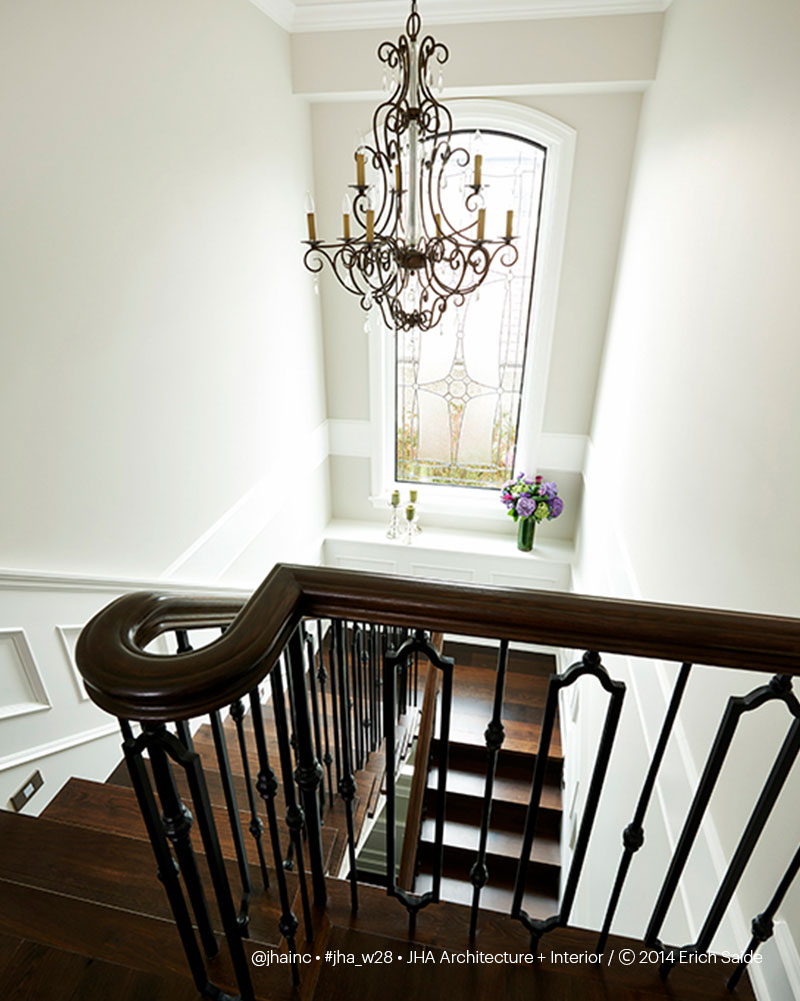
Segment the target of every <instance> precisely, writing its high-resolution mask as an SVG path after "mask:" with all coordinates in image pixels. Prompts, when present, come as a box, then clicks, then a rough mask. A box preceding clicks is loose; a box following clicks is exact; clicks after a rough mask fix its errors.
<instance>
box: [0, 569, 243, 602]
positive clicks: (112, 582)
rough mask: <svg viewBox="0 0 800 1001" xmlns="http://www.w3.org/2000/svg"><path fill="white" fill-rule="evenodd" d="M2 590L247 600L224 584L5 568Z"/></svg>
mask: <svg viewBox="0 0 800 1001" xmlns="http://www.w3.org/2000/svg"><path fill="white" fill-rule="evenodd" d="M0 590H7V591H16V590H30V591H101V592H102V591H112V592H115V593H120V592H121V591H154V590H155V591H169V592H171V593H180V592H184V591H192V592H193V593H196V594H212V595H213V594H225V595H230V596H233V597H246V596H247V595H248V594H249V592H248V591H245V590H243V589H242V588H236V587H227V586H224V585H221V584H198V583H196V582H192V581H176V580H160V579H156V580H151V579H145V578H140V577H101V576H93V575H90V574H81V573H65V572H61V571H56V572H53V571H48V570H24V569H19V570H17V569H14V568H11V567H6V568H2V569H0Z"/></svg>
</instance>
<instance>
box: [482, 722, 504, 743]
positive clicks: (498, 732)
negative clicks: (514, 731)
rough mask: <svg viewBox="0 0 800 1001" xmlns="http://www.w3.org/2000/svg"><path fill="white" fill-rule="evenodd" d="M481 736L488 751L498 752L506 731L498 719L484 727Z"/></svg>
mask: <svg viewBox="0 0 800 1001" xmlns="http://www.w3.org/2000/svg"><path fill="white" fill-rule="evenodd" d="M483 736H484V737H485V739H486V746H487V748H488V749H489V750H490V751H499V750H500V748H501V747H502V746H503V741H504V740H505V739H506V731H505V728H504V726H503V724H502V723H501V722H500V720H499V719H493V720H491V721H490V722H489V725H488V726H487V727H486V730H485V731H484V734H483Z"/></svg>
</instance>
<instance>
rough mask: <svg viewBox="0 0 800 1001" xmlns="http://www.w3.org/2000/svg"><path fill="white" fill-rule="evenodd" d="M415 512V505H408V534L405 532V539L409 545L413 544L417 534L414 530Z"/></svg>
mask: <svg viewBox="0 0 800 1001" xmlns="http://www.w3.org/2000/svg"><path fill="white" fill-rule="evenodd" d="M415 513H416V509H415V507H414V505H413V504H409V505H408V507H406V534H405V539H404V540H403V541H404V542H405V544H406V545H407V546H410V545H411V542H412V540H413V538H414V536H415V534H416V533H415V531H414V515H415Z"/></svg>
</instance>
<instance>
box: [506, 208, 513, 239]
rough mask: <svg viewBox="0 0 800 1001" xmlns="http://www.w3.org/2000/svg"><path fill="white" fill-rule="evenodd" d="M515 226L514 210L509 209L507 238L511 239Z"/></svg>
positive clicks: (507, 214)
mask: <svg viewBox="0 0 800 1001" xmlns="http://www.w3.org/2000/svg"><path fill="white" fill-rule="evenodd" d="M513 226H514V210H513V209H509V210H508V212H506V239H507V240H510V239H511V233H512V229H513Z"/></svg>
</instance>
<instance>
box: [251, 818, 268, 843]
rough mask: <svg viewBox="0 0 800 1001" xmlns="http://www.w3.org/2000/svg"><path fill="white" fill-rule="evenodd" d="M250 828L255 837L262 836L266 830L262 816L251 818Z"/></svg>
mask: <svg viewBox="0 0 800 1001" xmlns="http://www.w3.org/2000/svg"><path fill="white" fill-rule="evenodd" d="M248 830H249V831H250V833H251V834H252V835H253V837H254V838H260V837H261V834H262V832H263V830H264V825H263V824H262V822H261V818H260V817H253V818H251V820H250V824H249V827H248Z"/></svg>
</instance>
